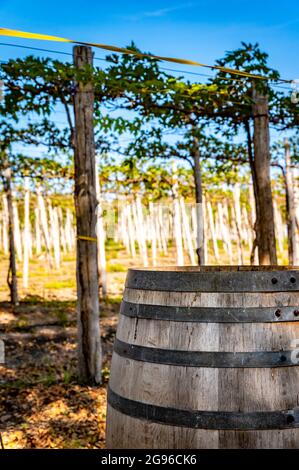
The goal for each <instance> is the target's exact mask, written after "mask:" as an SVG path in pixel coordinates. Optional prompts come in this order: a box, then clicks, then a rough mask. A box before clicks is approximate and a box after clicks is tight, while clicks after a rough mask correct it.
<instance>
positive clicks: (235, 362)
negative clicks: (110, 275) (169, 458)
mask: <svg viewBox="0 0 299 470" xmlns="http://www.w3.org/2000/svg"><path fill="white" fill-rule="evenodd" d="M298 290H299V267H291V268H286V267H252V266H250V267H236V266H235V267H231V266H229V267H226V266H225V267H212V266H211V267H208V266H206V267H202V268H185V267H184V268H163V269H162V268H161V269H157V268H155V269H147V268H145V269H130V270H129V273H128V276H127V280H126V287H125V291H124V297H123V302H122V305H121V311H120V319H119V325H118V329H117V336H116V341H115V345H114V353H113V358H112V366H111V376H110V382H109V389H108V412H107V447H108V448H154V449H162V448H172V449H175V448H190V449H191V448H298V447H299V429H298V428H299V367H298V364H297V363H298V360H299V359H298V357H299V354H298V355H297V353H298V350H296V347H297V348H299V323H298V320H299V302H298V300H299V296H298ZM296 340H297V341H296ZM297 356H298V357H297Z"/></svg>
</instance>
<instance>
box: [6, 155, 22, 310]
mask: <svg viewBox="0 0 299 470" xmlns="http://www.w3.org/2000/svg"><path fill="white" fill-rule="evenodd" d="M3 185H4V191H5V194H6V198H7V212H8V240H9V268H8V274H7V283H8V286H9V290H10V299H11V303H12V305H18V304H19V298H18V283H17V268H16V253H15V239H14V215H13V201H12V189H11V169H10V168H9V165H8V161H7V159H6V157H5V160H4V171H3Z"/></svg>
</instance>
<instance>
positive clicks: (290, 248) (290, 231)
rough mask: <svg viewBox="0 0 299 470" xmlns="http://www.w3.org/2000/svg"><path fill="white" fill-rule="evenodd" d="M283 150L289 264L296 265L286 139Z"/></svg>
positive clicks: (292, 204) (294, 228)
mask: <svg viewBox="0 0 299 470" xmlns="http://www.w3.org/2000/svg"><path fill="white" fill-rule="evenodd" d="M284 148H285V186H286V209H287V228H288V253H289V264H293V265H297V263H298V254H297V243H296V213H295V204H294V187H293V179H292V172H291V157H290V143H289V141H288V139H285V141H284Z"/></svg>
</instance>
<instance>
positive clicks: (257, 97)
mask: <svg viewBox="0 0 299 470" xmlns="http://www.w3.org/2000/svg"><path fill="white" fill-rule="evenodd" d="M253 117H254V136H253V143H254V167H255V172H254V173H255V178H256V188H257V201H256V202H257V207H258V208H259V210H258V211H257V215H258V218H257V244H258V255H259V263H260V264H262V265H267V264H277V255H276V242H275V228H274V214H273V203H272V193H271V179H270V151H269V147H270V136H269V109H268V98H267V96H265V95H263V94H262V93H260V92H259V91H257V90H256V89H255V88H254V89H253Z"/></svg>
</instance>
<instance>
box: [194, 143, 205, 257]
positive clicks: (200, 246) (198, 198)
mask: <svg viewBox="0 0 299 470" xmlns="http://www.w3.org/2000/svg"><path fill="white" fill-rule="evenodd" d="M192 156H193V161H194V164H193V173H194V182H195V202H196V221H197V231H196V234H197V236H196V254H197V261H198V265H199V266H200V265H204V264H205V256H204V223H203V207H202V177H201V167H200V152H199V144H198V139H197V138H196V137H194V140H193V149H192Z"/></svg>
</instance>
